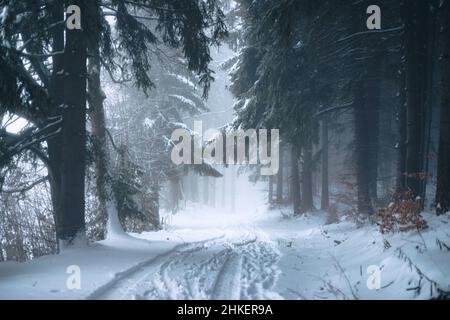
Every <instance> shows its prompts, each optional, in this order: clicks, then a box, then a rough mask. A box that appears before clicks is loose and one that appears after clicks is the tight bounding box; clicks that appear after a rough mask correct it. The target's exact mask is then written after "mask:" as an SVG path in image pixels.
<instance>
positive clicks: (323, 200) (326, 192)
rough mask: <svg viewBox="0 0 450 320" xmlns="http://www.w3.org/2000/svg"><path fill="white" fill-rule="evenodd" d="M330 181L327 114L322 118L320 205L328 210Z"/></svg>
mask: <svg viewBox="0 0 450 320" xmlns="http://www.w3.org/2000/svg"><path fill="white" fill-rule="evenodd" d="M328 188H329V182H328V118H327V116H326V115H325V116H324V117H323V119H322V192H321V201H320V207H321V209H322V210H324V211H326V210H328V207H329V205H330V194H329V190H328Z"/></svg>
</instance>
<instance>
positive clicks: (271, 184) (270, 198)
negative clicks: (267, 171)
mask: <svg viewBox="0 0 450 320" xmlns="http://www.w3.org/2000/svg"><path fill="white" fill-rule="evenodd" d="M272 203H273V176H269V204H272Z"/></svg>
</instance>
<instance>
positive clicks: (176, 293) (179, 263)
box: [91, 230, 282, 299]
mask: <svg viewBox="0 0 450 320" xmlns="http://www.w3.org/2000/svg"><path fill="white" fill-rule="evenodd" d="M279 256H280V254H279V252H278V250H277V248H276V247H275V245H274V244H273V243H272V242H270V241H266V240H264V236H263V235H262V234H258V236H257V232H254V231H248V230H247V231H245V232H243V233H241V234H239V236H237V237H236V236H232V237H228V238H227V237H219V238H213V239H209V240H205V241H200V242H195V243H189V244H186V245H181V246H178V247H176V248H175V249H174V250H172V251H170V252H168V253H166V254H164V255H162V256H160V257H158V258H156V259H152V260H151V261H149V262H147V263H145V264H144V265H141V266H140V267H138V268H137V269H136V270H134V271H133V272H129V273H127V274H125V275H124V276H122V277H121V278H120V279H116V280H114V281H113V283H112V284H110V285H108V286H106V288H104V289H103V290H102V291H101V292H99V293H97V294H96V295H91V298H95V299H279V298H282V297H281V296H279V295H278V294H277V293H274V292H272V291H271V289H272V288H273V286H274V284H275V283H276V280H277V277H278V274H279V269H278V267H277V263H278V260H279Z"/></svg>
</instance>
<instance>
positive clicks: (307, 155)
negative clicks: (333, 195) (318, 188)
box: [301, 138, 314, 213]
mask: <svg viewBox="0 0 450 320" xmlns="http://www.w3.org/2000/svg"><path fill="white" fill-rule="evenodd" d="M301 183H302V193H303V194H302V197H301V212H302V213H306V212H308V211H311V210H313V209H314V202H313V191H312V142H311V140H310V139H309V138H307V139H306V141H305V144H304V147H303V165H302V182H301Z"/></svg>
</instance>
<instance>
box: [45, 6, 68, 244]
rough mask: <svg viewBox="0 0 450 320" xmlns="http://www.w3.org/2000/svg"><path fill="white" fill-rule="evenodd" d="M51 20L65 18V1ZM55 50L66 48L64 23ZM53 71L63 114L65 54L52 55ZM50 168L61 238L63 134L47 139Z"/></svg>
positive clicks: (53, 92)
mask: <svg viewBox="0 0 450 320" xmlns="http://www.w3.org/2000/svg"><path fill="white" fill-rule="evenodd" d="M50 8H51V9H50V10H51V17H52V19H51V21H52V23H57V22H59V21H62V20H64V1H63V0H55V1H54V2H53V3H52V4H51V5H50ZM52 39H53V48H52V50H53V52H61V51H63V50H64V24H59V25H57V26H55V27H54V28H52ZM52 59H53V71H52V75H51V80H50V88H49V91H50V96H51V99H52V100H51V102H52V105H53V106H52V116H60V115H61V110H62V108H61V106H62V105H63V103H64V95H63V93H64V82H63V75H62V70H63V69H64V55H62V54H57V55H55V56H53V57H52ZM47 147H48V156H49V165H50V170H51V171H52V174H51V179H50V190H51V198H52V206H53V216H54V220H55V229H56V237H57V239H61V236H60V234H61V230H60V225H61V162H62V158H61V157H62V153H61V152H62V139H61V135H56V136H53V137H52V138H51V139H48V140H47Z"/></svg>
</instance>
